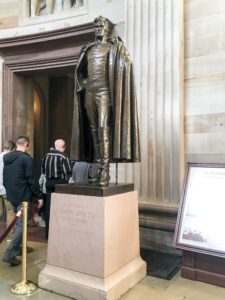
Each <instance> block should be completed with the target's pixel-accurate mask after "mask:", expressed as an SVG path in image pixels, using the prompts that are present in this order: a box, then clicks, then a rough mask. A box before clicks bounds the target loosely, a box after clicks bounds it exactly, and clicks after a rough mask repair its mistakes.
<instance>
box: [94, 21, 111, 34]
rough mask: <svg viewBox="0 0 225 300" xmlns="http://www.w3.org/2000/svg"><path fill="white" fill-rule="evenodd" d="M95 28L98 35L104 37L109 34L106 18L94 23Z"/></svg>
mask: <svg viewBox="0 0 225 300" xmlns="http://www.w3.org/2000/svg"><path fill="white" fill-rule="evenodd" d="M94 30H95V36H96V37H103V36H107V35H108V22H107V21H106V20H104V19H99V20H98V21H97V22H96V23H94Z"/></svg>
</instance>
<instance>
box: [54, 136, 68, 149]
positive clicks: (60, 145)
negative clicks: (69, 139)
mask: <svg viewBox="0 0 225 300" xmlns="http://www.w3.org/2000/svg"><path fill="white" fill-rule="evenodd" d="M55 149H56V150H58V151H60V152H64V151H65V149H66V143H65V141H64V140H62V139H58V140H56V141H55Z"/></svg>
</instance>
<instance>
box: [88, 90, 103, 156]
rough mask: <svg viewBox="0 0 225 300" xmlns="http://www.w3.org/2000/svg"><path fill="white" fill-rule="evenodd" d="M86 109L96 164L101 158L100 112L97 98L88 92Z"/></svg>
mask: <svg viewBox="0 0 225 300" xmlns="http://www.w3.org/2000/svg"><path fill="white" fill-rule="evenodd" d="M85 109H86V112H87V117H88V121H89V125H90V129H91V135H92V142H93V149H94V162H98V161H99V158H100V149H99V138H98V110H97V107H96V104H95V98H94V97H93V94H92V93H89V92H86V97H85Z"/></svg>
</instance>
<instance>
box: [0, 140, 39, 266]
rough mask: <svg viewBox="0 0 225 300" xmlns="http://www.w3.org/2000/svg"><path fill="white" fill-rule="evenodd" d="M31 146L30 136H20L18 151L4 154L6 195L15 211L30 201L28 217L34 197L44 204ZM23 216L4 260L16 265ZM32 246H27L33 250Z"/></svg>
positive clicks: (29, 250)
mask: <svg viewBox="0 0 225 300" xmlns="http://www.w3.org/2000/svg"><path fill="white" fill-rule="evenodd" d="M28 147H29V138H28V137H26V136H19V137H18V138H17V140H16V151H13V152H10V153H8V154H6V155H4V158H3V160H4V169H3V184H4V186H5V189H6V195H7V198H8V200H9V201H10V202H11V204H12V206H13V208H14V211H15V212H18V211H19V210H20V209H21V205H22V202H23V201H27V202H29V203H30V205H29V211H28V219H29V216H30V213H29V212H30V211H31V202H32V199H34V198H37V199H39V200H38V201H39V206H41V205H42V199H41V193H40V191H39V189H38V188H37V187H36V186H35V184H34V180H33V160H32V158H31V156H30V155H29V154H28V153H27V149H28ZM21 244H22V217H19V218H18V220H17V223H16V229H15V232H14V234H13V236H12V239H11V241H10V244H9V246H8V248H7V249H6V251H5V253H4V256H3V261H4V262H7V263H9V264H10V265H11V266H16V265H19V264H20V263H21V261H20V260H19V259H18V258H16V256H17V255H21V253H22V249H21ZM32 250H33V249H32V248H29V247H28V248H27V251H28V252H31V251H32Z"/></svg>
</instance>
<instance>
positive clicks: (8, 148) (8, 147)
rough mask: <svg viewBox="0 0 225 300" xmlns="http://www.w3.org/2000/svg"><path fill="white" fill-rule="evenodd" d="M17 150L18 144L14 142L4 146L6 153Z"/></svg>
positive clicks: (8, 142)
mask: <svg viewBox="0 0 225 300" xmlns="http://www.w3.org/2000/svg"><path fill="white" fill-rule="evenodd" d="M15 149H16V144H15V143H14V142H13V141H12V140H9V141H6V142H5V143H4V145H3V151H4V152H11V151H13V150H15Z"/></svg>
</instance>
